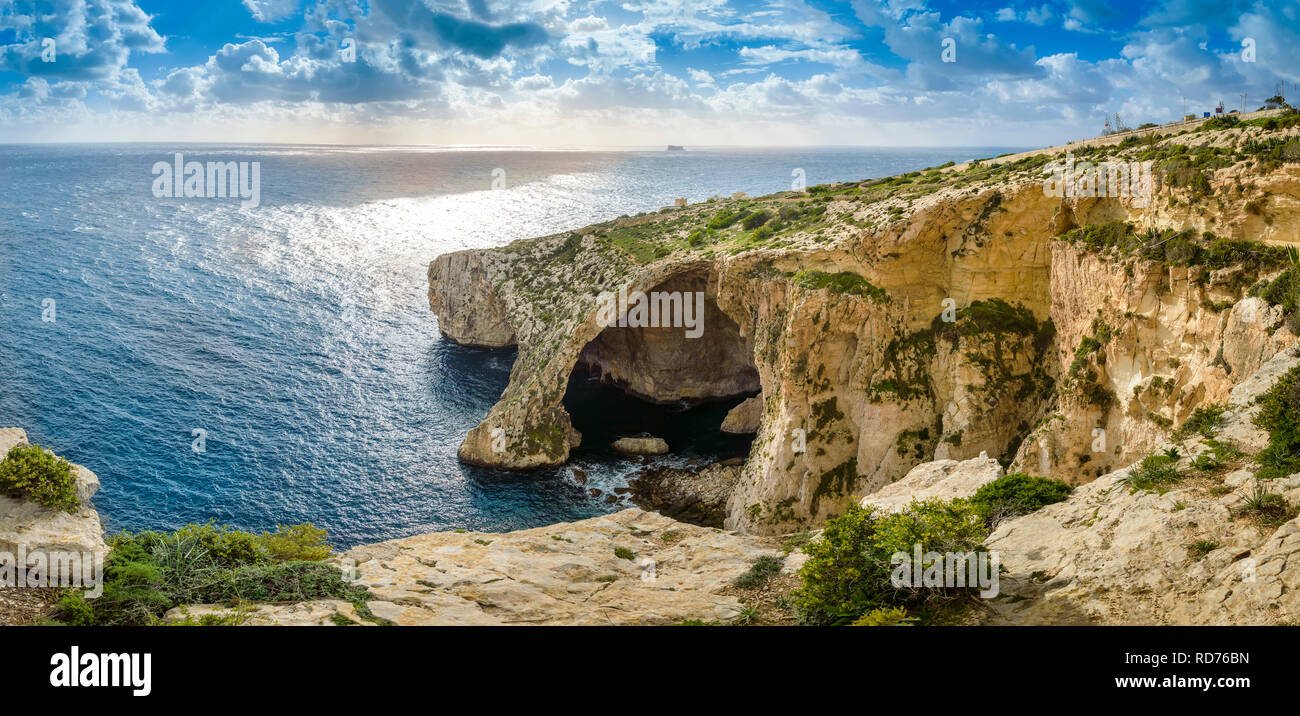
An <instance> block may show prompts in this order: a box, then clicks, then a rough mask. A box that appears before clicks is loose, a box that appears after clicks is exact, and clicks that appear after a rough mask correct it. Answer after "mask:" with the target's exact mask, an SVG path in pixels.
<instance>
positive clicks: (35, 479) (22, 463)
mask: <svg viewBox="0 0 1300 716" xmlns="http://www.w3.org/2000/svg"><path fill="white" fill-rule="evenodd" d="M0 494H3V495H5V496H8V497H19V498H26V499H30V500H33V501H34V502H36V503H37V504H40V505H43V506H45V507H48V508H50V509H52V510H60V511H63V512H73V511H75V510H76V509H77V507H78V506H79V503H78V502H77V479H76V477H75V476H74V475H73V472H72V464H71V463H69V462H68V461H67V460H64V459H63V458H60V457H55V456H54V455H52V454H50V452H49V451H47V450H45V449H44V448H42V447H40V446H39V445H15V446H13V447H12V448H10V450H9V454H8V455H6V456H5V458H4V460H0Z"/></svg>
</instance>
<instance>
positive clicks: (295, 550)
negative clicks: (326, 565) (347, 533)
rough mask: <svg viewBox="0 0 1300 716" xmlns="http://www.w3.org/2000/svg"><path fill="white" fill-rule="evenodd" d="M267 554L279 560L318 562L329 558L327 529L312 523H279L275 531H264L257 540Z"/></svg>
mask: <svg viewBox="0 0 1300 716" xmlns="http://www.w3.org/2000/svg"><path fill="white" fill-rule="evenodd" d="M257 543H258V545H259V546H261V548H262V549H264V550H265V551H266V554H267V556H269V557H270V558H271V559H273V560H275V561H277V562H290V561H307V562H318V561H320V560H322V559H328V558H329V556H330V551H331V550H330V546H329V545H327V544H325V530H323V529H321V528H319V527H317V526H315V525H313V524H311V523H310V522H308V523H306V524H301V525H278V526H277V528H276V531H275V532H263V533H262V536H261V537H260V538H259V539H258V540H257Z"/></svg>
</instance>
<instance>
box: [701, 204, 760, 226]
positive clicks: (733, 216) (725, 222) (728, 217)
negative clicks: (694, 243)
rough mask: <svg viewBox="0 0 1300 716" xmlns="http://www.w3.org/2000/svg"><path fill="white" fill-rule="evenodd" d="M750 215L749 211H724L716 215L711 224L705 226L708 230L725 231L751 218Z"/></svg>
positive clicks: (710, 221)
mask: <svg viewBox="0 0 1300 716" xmlns="http://www.w3.org/2000/svg"><path fill="white" fill-rule="evenodd" d="M749 213H750V212H749V210H748V209H741V210H739V211H735V210H732V209H723V210H722V211H720V212H718V213H717V214H715V215H714V216H713V218H712V219H709V223H708V224H706V225H705V226H706V228H709V229H714V230H718V229H725V228H728V227H729V226H731V225H732V224H734V223H736V222H737V221H740V220H741V219H743V218H745V217H746V216H749Z"/></svg>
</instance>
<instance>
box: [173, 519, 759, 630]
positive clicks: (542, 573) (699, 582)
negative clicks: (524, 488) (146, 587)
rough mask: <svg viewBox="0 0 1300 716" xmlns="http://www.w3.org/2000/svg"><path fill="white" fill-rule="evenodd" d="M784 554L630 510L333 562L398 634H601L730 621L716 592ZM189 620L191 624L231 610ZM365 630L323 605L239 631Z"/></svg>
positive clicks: (443, 538) (279, 610) (275, 610)
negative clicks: (529, 630)
mask: <svg viewBox="0 0 1300 716" xmlns="http://www.w3.org/2000/svg"><path fill="white" fill-rule="evenodd" d="M616 550H617V553H616ZM625 550H626V551H625ZM620 555H622V556H620ZM779 555H780V550H779V549H778V548H777V547H776V545H775V542H772V543H769V542H768V541H766V540H763V539H756V538H752V537H744V536H740V535H736V534H732V533H728V532H722V531H720V530H713V529H706V528H703V527H696V526H694V525H688V524H684V523H681V522H677V521H674V520H672V519H669V518H667V517H664V516H662V515H657V514H653V513H650V512H643V511H641V510H638V509H628V510H623V511H622V512H617V513H615V514H612V515H606V516H604V517H595V518H592V519H587V520H581V521H578V522H569V523H561V524H556V525H549V526H547V527H539V528H536V529H531V530H520V531H518V532H507V533H503V534H491V533H481V532H437V533H433V534H424V535H417V536H415V537H408V538H405V539H399V540H391V541H388V542H381V543H379V544H373V545H366V546H363V547H357V548H355V549H352V550H349V551H348V552H346V553H344V554H342V555H340V557H339V558H337V559H336V560H334V561H335V563H336V564H338V565H339V566H340V567H342V568H344V569H349V568H355V569H356V573H357V583H358V584H360V585H363V586H365V587H367V588H368V589H369V590H370V591H371V592H372V593H373V594H374V595H375V597H376V598H375V599H374V600H371V601H370V602H368V603H367V606H368V607H369V609H370V611H371V612H372V613H373V614H374V616H375V617H377V618H379V619H384V620H388V621H391V622H393V623H394V624H398V625H452V624H575V625H602V624H603V625H608V624H678V623H681V622H683V621H690V620H699V621H706V622H726V621H729V620H731V619H734V618H735V617H736V616H738V615H739V614H740V602H739V600H738V599H737V598H736V597H735V596H732V595H724V594H720V592H721V591H722V590H723V589H724V588H725V587H727V586H729V585H730V584H731V583H732V582H733V581H734V580H735V578H736V577H737V576H739V575H741V574H742V573H744V572H745V571H747V570H748V569H749V568H750V566H751V565H752V564H753V563H754V561H755V560H757V559H758V558H759V557H762V556H779ZM625 557H631V558H630V559H627V558H625ZM187 611H188V613H189V615H190V616H191V617H195V616H199V615H202V614H204V613H209V612H219V613H228V612H229V611H230V609H228V608H223V607H221V606H213V605H198V606H191V607H188V608H187ZM336 614H337V615H338V616H335V615H336ZM169 617H171V618H182V617H183V614H182V612H181V611H179V610H177V611H175V612H174V613H173V614H170V615H169ZM360 621H363V620H362V618H361V617H360V616H359V615H356V614H355V611H354V610H353V609H352V607H351V605H347V604H344V603H340V602H336V601H326V600H322V601H319V602H308V603H304V604H294V605H259V606H258V607H257V608H256V611H255V612H254V613H253V614H252V615H250V618H249V620H248V621H247V622H245V623H248V624H341V623H347V622H352V623H360Z"/></svg>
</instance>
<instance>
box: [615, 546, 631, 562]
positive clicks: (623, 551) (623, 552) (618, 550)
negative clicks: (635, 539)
mask: <svg viewBox="0 0 1300 716" xmlns="http://www.w3.org/2000/svg"><path fill="white" fill-rule="evenodd" d="M614 556H615V557H618V558H619V559H626V560H631V559H634V558H635V557H636V555H634V554H632V550H630V549H628V548H627V547H615V548H614Z"/></svg>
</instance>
